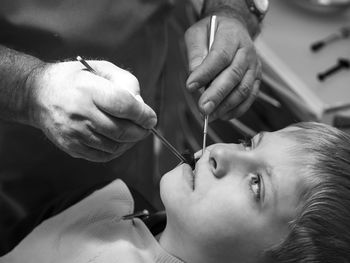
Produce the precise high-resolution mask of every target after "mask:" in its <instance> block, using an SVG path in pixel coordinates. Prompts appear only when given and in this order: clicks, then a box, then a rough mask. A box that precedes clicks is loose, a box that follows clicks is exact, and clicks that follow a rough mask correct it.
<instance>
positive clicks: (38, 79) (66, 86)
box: [30, 61, 157, 162]
mask: <svg viewBox="0 0 350 263" xmlns="http://www.w3.org/2000/svg"><path fill="white" fill-rule="evenodd" d="M88 63H89V64H90V65H91V66H92V67H93V68H94V70H95V71H96V72H97V74H98V75H95V74H93V73H91V72H89V71H87V70H85V69H84V66H83V65H82V64H81V63H79V62H76V61H71V62H61V63H55V64H49V65H47V66H46V67H44V68H43V69H42V70H41V71H39V73H37V74H36V76H35V77H34V78H33V81H32V83H31V86H32V88H33V89H34V92H33V94H34V95H33V98H32V99H31V101H32V102H31V106H30V108H31V109H32V110H31V111H32V118H31V119H32V120H31V122H32V123H31V124H32V125H33V126H35V127H38V128H40V129H41V130H42V131H43V132H44V133H45V134H46V136H47V137H48V138H49V139H50V140H51V141H52V142H53V143H54V144H55V145H57V146H58V147H59V148H60V149H62V150H63V151H65V152H67V153H68V154H70V155H71V156H73V157H76V158H84V159H86V160H90V161H95V162H105V161H109V160H112V159H113V158H116V157H117V156H119V155H121V154H122V153H124V152H125V151H126V150H127V149H129V148H130V147H131V146H133V145H134V144H135V143H136V142H138V141H139V140H142V139H143V138H145V137H146V136H147V135H148V134H149V131H148V130H149V129H150V128H152V127H154V126H155V125H156V122H157V117H156V114H155V112H154V111H153V110H152V109H151V108H150V107H149V106H148V105H146V104H145V103H144V102H143V101H142V99H141V97H140V95H139V94H140V88H139V83H138V81H137V79H136V77H135V76H133V75H132V74H131V73H129V72H128V71H125V70H123V69H121V68H119V67H117V66H115V65H114V64H112V63H110V62H107V61H88Z"/></svg>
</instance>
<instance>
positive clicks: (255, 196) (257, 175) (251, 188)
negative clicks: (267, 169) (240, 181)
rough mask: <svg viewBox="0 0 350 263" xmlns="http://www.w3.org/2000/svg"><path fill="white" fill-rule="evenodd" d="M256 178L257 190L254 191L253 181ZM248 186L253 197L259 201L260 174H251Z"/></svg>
mask: <svg viewBox="0 0 350 263" xmlns="http://www.w3.org/2000/svg"><path fill="white" fill-rule="evenodd" d="M255 180H257V181H258V190H257V192H255V191H254V190H253V181H255ZM249 188H250V191H252V193H253V195H254V199H255V200H256V201H257V202H259V201H260V200H261V175H260V174H256V175H253V176H252V177H251V178H250V180H249Z"/></svg>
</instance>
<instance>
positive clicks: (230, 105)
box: [211, 69, 256, 119]
mask: <svg viewBox="0 0 350 263" xmlns="http://www.w3.org/2000/svg"><path fill="white" fill-rule="evenodd" d="M255 80H256V70H255V69H249V70H248V71H247V72H246V74H245V75H244V77H243V80H242V81H241V83H240V84H239V85H238V86H237V87H236V88H235V89H234V90H233V91H232V92H231V93H230V94H229V95H228V96H227V98H226V99H224V100H223V101H222V103H221V104H220V105H219V106H218V108H217V109H216V111H215V112H214V113H213V114H212V115H211V117H212V118H213V119H216V118H218V117H221V116H224V115H225V114H226V113H227V112H230V114H231V115H232V116H236V117H237V116H238V115H240V114H238V113H240V110H241V109H242V107H241V105H243V103H244V102H245V101H246V100H248V99H249V98H251V96H250V95H251V94H252V93H253V92H254V82H255ZM244 105H246V104H244ZM235 112H237V114H234V113H235Z"/></svg>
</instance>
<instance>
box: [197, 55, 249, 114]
mask: <svg viewBox="0 0 350 263" xmlns="http://www.w3.org/2000/svg"><path fill="white" fill-rule="evenodd" d="M248 63H249V62H248V60H247V55H246V52H244V51H243V50H242V49H241V50H239V51H238V52H237V54H236V56H235V58H234V61H233V62H232V64H231V65H230V66H229V67H227V68H226V69H225V70H224V71H223V72H222V73H221V74H220V75H219V76H217V77H216V79H215V80H214V81H213V82H212V83H211V84H210V86H209V87H208V88H207V90H206V91H205V92H204V93H203V94H202V96H201V97H200V99H199V102H198V106H199V109H200V111H201V112H203V113H204V114H211V113H212V112H213V111H214V110H215V108H216V107H218V105H220V103H221V102H223V101H224V100H225V98H226V97H227V96H228V95H229V94H231V93H232V91H233V90H234V89H235V88H236V86H237V85H238V84H239V83H240V82H241V80H242V79H243V77H244V76H245V74H246V71H247V68H248V66H249V65H248ZM228 102H232V103H235V101H232V99H231V100H228ZM236 103H237V104H238V103H240V101H238V102H236ZM237 104H233V105H231V104H229V105H227V107H231V108H233V107H235V106H237ZM221 108H222V106H221Z"/></svg>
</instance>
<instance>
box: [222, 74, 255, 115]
mask: <svg viewBox="0 0 350 263" xmlns="http://www.w3.org/2000/svg"><path fill="white" fill-rule="evenodd" d="M260 82H261V81H260V79H256V80H255V82H254V85H253V89H252V92H251V93H250V95H249V97H248V99H247V100H245V101H244V102H243V103H242V104H240V105H239V106H238V107H237V108H235V109H233V110H231V111H228V112H227V113H225V114H224V115H222V117H221V119H222V120H230V119H233V118H238V117H240V116H242V115H243V114H244V113H245V112H246V111H247V110H248V109H249V108H250V106H251V105H252V104H253V102H254V101H255V100H256V98H257V96H258V93H259V88H260Z"/></svg>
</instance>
